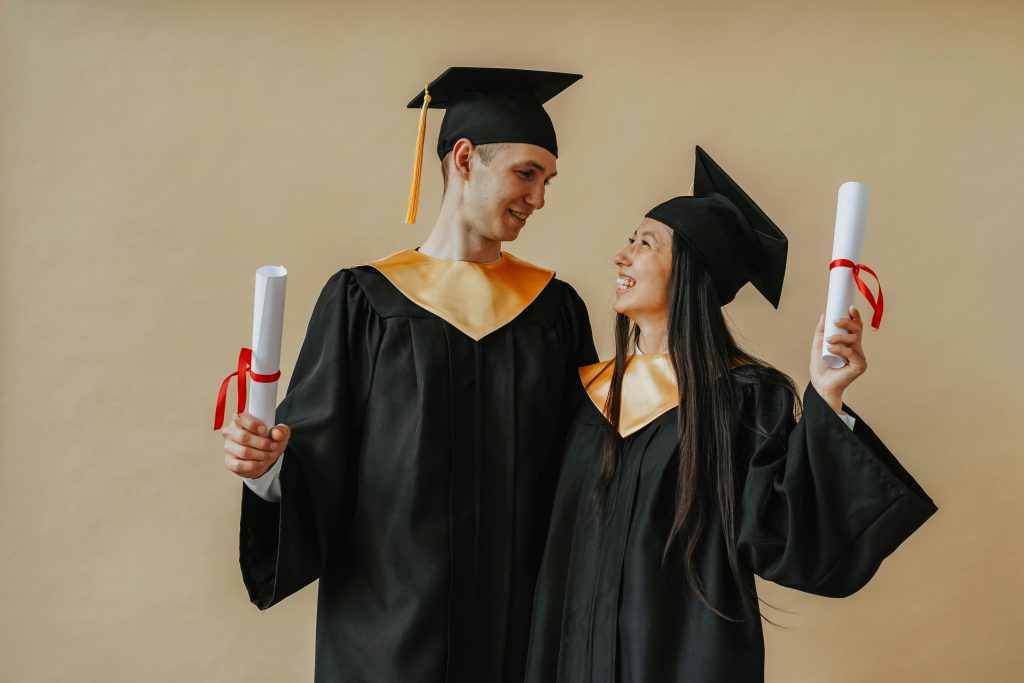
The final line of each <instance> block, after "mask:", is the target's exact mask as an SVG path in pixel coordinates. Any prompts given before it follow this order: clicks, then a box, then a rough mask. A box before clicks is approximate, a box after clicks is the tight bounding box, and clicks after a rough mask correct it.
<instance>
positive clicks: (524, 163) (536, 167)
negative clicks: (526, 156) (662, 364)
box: [519, 159, 558, 178]
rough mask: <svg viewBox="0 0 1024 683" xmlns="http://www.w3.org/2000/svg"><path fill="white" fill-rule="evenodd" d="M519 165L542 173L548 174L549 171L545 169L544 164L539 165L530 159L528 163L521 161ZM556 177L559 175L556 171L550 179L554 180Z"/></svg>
mask: <svg viewBox="0 0 1024 683" xmlns="http://www.w3.org/2000/svg"><path fill="white" fill-rule="evenodd" d="M519 163H521V164H523V165H525V166H529V167H531V168H535V169H537V170H538V171H540V172H541V173H547V171H548V170H547V169H546V168H544V165H543V164H539V163H537V162H536V161H533V160H532V159H530V160H528V161H520V162H519ZM556 175H558V171H555V172H554V173H552V174H551V175H549V176H548V178H554V177H555V176H556Z"/></svg>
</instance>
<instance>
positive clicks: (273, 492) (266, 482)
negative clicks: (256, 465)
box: [242, 453, 284, 503]
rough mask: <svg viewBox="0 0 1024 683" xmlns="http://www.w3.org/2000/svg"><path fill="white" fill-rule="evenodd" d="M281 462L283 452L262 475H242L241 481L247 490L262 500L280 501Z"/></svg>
mask: <svg viewBox="0 0 1024 683" xmlns="http://www.w3.org/2000/svg"><path fill="white" fill-rule="evenodd" d="M283 462H284V453H282V454H281V457H280V458H278V459H277V462H275V463H274V464H273V465H272V466H271V468H270V469H269V470H267V471H266V472H264V473H263V476H261V477H257V478H256V479H249V478H248V477H242V481H244V482H245V485H246V486H248V487H249V490H251V491H252V492H253V493H255V494H256V495H257V496H259V497H260V498H262V499H263V500H265V501H267V502H268V503H278V502H280V501H281V463H283Z"/></svg>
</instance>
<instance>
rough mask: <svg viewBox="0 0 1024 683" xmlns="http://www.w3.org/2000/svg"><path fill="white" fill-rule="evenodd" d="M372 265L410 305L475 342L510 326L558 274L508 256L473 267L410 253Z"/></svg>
mask: <svg viewBox="0 0 1024 683" xmlns="http://www.w3.org/2000/svg"><path fill="white" fill-rule="evenodd" d="M368 265H370V266H371V267H373V268H374V269H376V270H377V271H378V272H380V274H381V275H383V276H384V277H385V278H387V279H388V281H389V282H390V283H391V284H393V285H394V286H395V288H396V289H397V290H398V291H399V292H401V293H402V294H404V295H405V297H406V298H408V299H409V300H410V301H412V302H413V303H415V304H417V305H418V306H420V307H421V308H423V309H426V310H427V311H430V312H431V313H433V314H434V315H436V316H438V317H439V318H441V319H443V320H445V321H447V322H448V323H451V325H452V326H454V327H455V328H456V329H458V330H459V331H460V332H462V333H463V334H465V335H466V336H468V337H470V338H471V339H473V340H474V341H480V340H481V339H483V338H484V337H486V336H487V335H489V334H490V333H491V332H494V331H495V330H498V329H501V328H502V327H504V326H505V325H507V324H508V323H510V322H512V320H514V319H515V318H516V316H518V315H519V314H520V313H522V312H523V311H524V310H525V309H526V307H527V306H529V305H530V304H531V303H533V301H534V300H535V299H536V298H537V297H538V296H539V295H540V293H541V292H542V291H543V290H544V288H545V287H547V285H548V283H549V282H550V281H551V278H553V277H554V276H555V273H554V271H552V270H547V269H545V268H541V267H539V266H535V265H532V264H530V263H527V262H526V261H521V260H520V259H517V258H516V257H515V256H513V255H512V254H509V253H506V252H502V254H501V258H499V259H498V260H497V261H493V262H491V263H473V262H471V261H448V260H442V259H435V258H431V257H430V256H426V255H424V254H421V253H420V252H418V251H416V250H415V249H408V250H406V251H400V252H398V253H397V254H394V255H392V256H389V257H387V258H385V259H381V260H380V261H373V262H372V263H370V264H368Z"/></svg>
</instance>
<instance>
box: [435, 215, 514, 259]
mask: <svg viewBox="0 0 1024 683" xmlns="http://www.w3.org/2000/svg"><path fill="white" fill-rule="evenodd" d="M420 253H421V254H424V255H425V256H429V257H431V258H436V259H443V260H446V261H472V262H474V263H491V262H492V261H497V260H498V259H500V258H501V242H499V241H498V240H492V239H486V238H484V237H481V236H480V235H479V234H478V233H477V232H476V231H475V230H473V229H472V228H471V227H470V226H469V225H467V224H466V222H465V221H464V220H462V218H461V216H459V215H458V214H457V212H455V211H454V210H450V209H448V208H447V203H446V204H445V205H442V206H441V213H440V214H439V215H438V217H437V221H436V222H435V223H434V229H433V230H431V231H430V236H429V237H427V240H426V241H425V242H424V243H423V245H422V246H421V247H420Z"/></svg>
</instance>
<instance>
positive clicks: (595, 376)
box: [579, 353, 679, 438]
mask: <svg viewBox="0 0 1024 683" xmlns="http://www.w3.org/2000/svg"><path fill="white" fill-rule="evenodd" d="M614 369H615V360H614V359H613V360H608V361H603V362H600V363H596V364H594V365H587V366H584V367H582V368H580V370H579V372H580V380H582V382H583V387H584V388H585V389H586V390H587V395H588V396H590V400H591V401H593V402H594V405H595V406H597V409H598V410H600V411H601V413H602V414H604V406H605V401H606V400H607V399H608V391H609V389H610V387H611V382H612V374H613V372H614ZM678 405H679V391H678V389H677V386H676V374H675V370H674V369H673V368H672V361H671V360H670V359H669V356H668V354H667V353H661V354H657V355H655V354H651V355H646V354H645V355H634V356H628V357H627V358H626V372H625V374H624V375H623V376H622V406H621V408H620V412H619V435H620V436H622V438H626V437H627V436H630V435H631V434H635V433H636V432H638V431H640V430H641V429H643V428H644V427H646V426H647V425H649V424H650V423H651V422H654V420H656V419H657V418H658V417H660V416H662V415H664V414H665V413H667V412H668V411H670V410H672V409H673V408H675V407H676V406H678ZM605 417H606V418H607V417H608V416H607V415H605Z"/></svg>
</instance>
